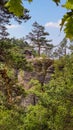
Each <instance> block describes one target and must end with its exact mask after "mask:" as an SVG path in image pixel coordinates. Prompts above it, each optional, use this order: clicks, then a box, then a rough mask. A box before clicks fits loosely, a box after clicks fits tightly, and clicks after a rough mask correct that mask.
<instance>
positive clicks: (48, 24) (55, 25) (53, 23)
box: [45, 20, 61, 28]
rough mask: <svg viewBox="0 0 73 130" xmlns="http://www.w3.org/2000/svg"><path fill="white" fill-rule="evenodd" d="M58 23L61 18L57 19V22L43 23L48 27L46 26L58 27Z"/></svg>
mask: <svg viewBox="0 0 73 130" xmlns="http://www.w3.org/2000/svg"><path fill="white" fill-rule="evenodd" d="M60 23H61V20H58V21H57V22H47V23H46V24H45V27H46V28H48V27H52V28H60Z"/></svg>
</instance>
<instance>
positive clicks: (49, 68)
mask: <svg viewBox="0 0 73 130" xmlns="http://www.w3.org/2000/svg"><path fill="white" fill-rule="evenodd" d="M32 66H33V71H32V72H27V71H24V76H23V80H22V78H21V77H20V80H21V82H22V81H23V82H22V84H23V85H24V87H25V90H29V89H30V88H31V87H32V85H30V84H29V82H30V81H31V79H34V80H38V81H39V82H40V83H41V85H42V86H43V85H44V84H46V83H48V82H49V81H50V78H51V74H52V73H53V72H54V68H53V60H51V59H35V60H33V61H32ZM37 102H38V98H37V97H36V96H35V95H33V94H29V95H28V96H27V97H26V98H25V99H22V102H21V105H22V106H24V107H25V106H27V105H29V104H33V105H35V104H36V103H37Z"/></svg>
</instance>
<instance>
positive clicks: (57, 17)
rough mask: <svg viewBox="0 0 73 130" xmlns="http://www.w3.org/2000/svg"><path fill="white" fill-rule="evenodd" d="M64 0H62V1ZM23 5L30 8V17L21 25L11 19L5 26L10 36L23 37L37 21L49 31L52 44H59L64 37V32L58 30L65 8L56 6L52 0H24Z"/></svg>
mask: <svg viewBox="0 0 73 130" xmlns="http://www.w3.org/2000/svg"><path fill="white" fill-rule="evenodd" d="M64 1H65V0H62V3H64ZM24 5H25V7H26V8H28V9H29V10H30V16H31V19H30V20H28V21H27V22H26V23H22V24H21V25H19V24H18V23H17V22H15V21H12V25H11V26H7V28H8V32H9V33H10V37H16V38H22V37H25V35H27V34H28V33H29V32H30V31H31V30H32V24H33V23H34V22H35V21H37V22H38V23H39V24H40V25H42V26H45V29H46V31H47V32H49V33H50V36H49V39H52V40H53V44H54V45H56V44H59V43H60V41H61V40H62V39H63V38H64V32H63V31H62V32H60V26H59V23H60V21H61V18H62V16H63V15H64V14H65V12H66V10H65V9H64V8H62V7H61V6H56V4H55V3H53V2H52V0H33V2H32V3H30V4H29V3H28V2H26V1H25V2H24Z"/></svg>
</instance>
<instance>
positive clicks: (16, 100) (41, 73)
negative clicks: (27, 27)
mask: <svg viewBox="0 0 73 130" xmlns="http://www.w3.org/2000/svg"><path fill="white" fill-rule="evenodd" d="M27 1H28V4H29V3H30V2H33V0H27ZM48 2H49V1H48ZM52 2H54V4H56V5H57V6H59V4H60V2H61V0H52ZM37 4H38V3H37ZM62 8H66V9H67V12H66V14H64V16H63V18H62V21H61V25H60V26H61V28H60V29H61V30H62V29H63V27H64V33H65V36H64V38H63V39H62V40H61V42H60V43H59V44H58V45H54V44H52V39H50V38H49V36H50V34H49V33H48V32H47V31H46V30H45V27H44V26H42V25H40V24H39V23H38V22H36V21H35V22H34V23H33V25H32V30H31V31H30V32H29V33H28V35H26V36H25V37H22V38H15V37H14V38H9V37H8V36H9V34H8V32H7V28H6V26H5V25H6V24H8V25H9V24H10V20H11V18H13V19H15V21H17V22H18V24H21V23H22V21H26V22H27V21H28V20H29V19H30V18H31V17H30V14H29V10H28V9H26V8H25V7H24V6H23V3H22V0H1V1H0V130H73V22H72V21H73V1H72V0H66V2H65V4H64V5H62Z"/></svg>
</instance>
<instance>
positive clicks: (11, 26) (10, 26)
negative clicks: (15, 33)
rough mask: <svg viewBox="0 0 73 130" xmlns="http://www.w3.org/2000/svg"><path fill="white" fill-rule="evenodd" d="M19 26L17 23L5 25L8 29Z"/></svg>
mask: <svg viewBox="0 0 73 130" xmlns="http://www.w3.org/2000/svg"><path fill="white" fill-rule="evenodd" d="M19 27H20V26H19V25H15V24H12V25H6V28H8V29H13V28H19Z"/></svg>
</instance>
